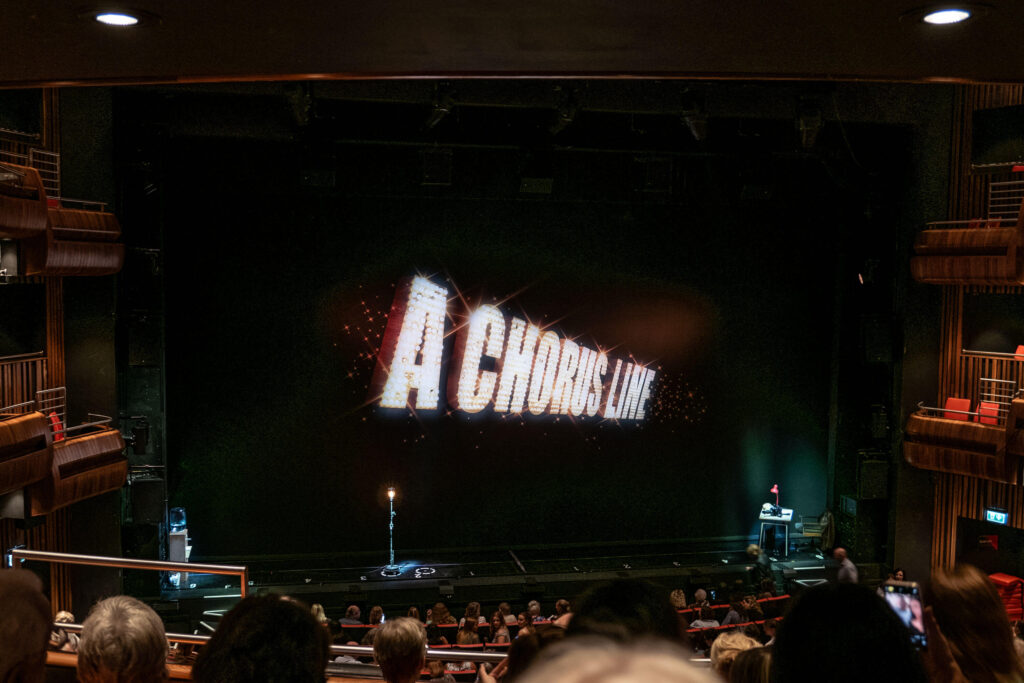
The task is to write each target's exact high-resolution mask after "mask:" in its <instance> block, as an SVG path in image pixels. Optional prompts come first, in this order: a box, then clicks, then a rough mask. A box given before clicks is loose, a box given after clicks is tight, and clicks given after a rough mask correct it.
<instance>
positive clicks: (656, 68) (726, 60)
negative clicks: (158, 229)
mask: <svg viewBox="0 0 1024 683" xmlns="http://www.w3.org/2000/svg"><path fill="white" fill-rule="evenodd" d="M128 4H129V5H130V6H132V7H134V8H138V9H143V10H146V11H148V12H150V13H151V14H152V17H151V18H150V20H149V21H146V22H144V23H143V24H142V25H140V26H137V27H134V28H131V29H115V28H108V27H104V26H101V25H99V24H97V23H95V22H94V21H92V20H91V19H89V18H88V17H86V16H84V14H83V13H82V8H81V6H78V7H77V9H76V8H74V7H73V6H72V4H71V3H41V2H38V1H37V0H12V1H11V2H8V3H6V4H5V7H4V12H3V14H2V18H0V35H3V55H2V58H0V86H6V87H27V86H38V85H67V84H98V83H143V82H150V83H155V82H174V81H193V82H195V81H206V80H214V81H231V80H249V79H270V80H282V79H294V78H365V77H392V76H396V77H410V76H424V77H444V76H475V75H480V76H532V77H538V76H561V77H566V76H568V77H572V76H586V77H599V76H640V77H645V76H646V77H660V78H667V77H681V78H703V77H708V78H743V79H762V78H804V79H816V80H820V79H867V80H883V81H884V80H900V81H904V80H909V81H928V80H963V81H989V82H1013V81H1020V80H1022V78H1024V69H1022V67H1021V65H1022V64H1024V40H1021V33H1020V28H1021V26H1022V25H1024V3H1021V2H1018V1H1016V0H993V1H992V2H991V3H989V5H988V6H987V7H988V8H987V11H984V12H981V13H980V14H979V15H977V16H975V17H974V18H972V19H971V20H970V21H968V22H965V23H964V24H960V25H955V26H944V27H932V26H927V25H924V24H922V23H920V22H919V21H916V20H914V19H912V18H910V17H907V16H905V15H906V14H907V13H908V12H910V11H911V10H912V9H914V8H917V7H919V5H918V3H917V2H915V0H897V1H895V2H894V1H892V0H859V1H858V2H846V3H836V2H820V0H792V1H791V2H785V3H769V2H726V1H723V0H694V1H689V2H687V1H685V0H647V1H646V2H643V3H637V2H625V1H623V0H559V1H558V2H553V1H552V0H521V1H520V2H517V3H510V2H500V3H499V2H493V1H487V0H472V1H470V0H445V1H444V2H438V1H436V0H378V1H377V2H352V1H351V0H337V1H335V2H324V1H323V0H321V1H319V2H318V1H315V0H292V1H291V2H280V1H276V0H275V1H274V2H269V1H268V0H250V1H249V2H245V3H241V2H208V1H204V2H198V1H196V0H175V1H173V2H172V1H170V0H139V1H135V0H132V2H130V3H128ZM106 6H108V7H109V6H110V4H109V3H108V4H107V5H106Z"/></svg>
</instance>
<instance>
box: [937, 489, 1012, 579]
mask: <svg viewBox="0 0 1024 683" xmlns="http://www.w3.org/2000/svg"><path fill="white" fill-rule="evenodd" d="M986 507H1001V508H1004V509H1005V510H1006V511H1007V512H1008V513H1009V526H1011V527H1013V528H1015V529H1024V489H1022V488H1021V487H1020V486H1012V485H1010V484H1000V483H997V482H992V481H984V480H982V479H975V478H973V477H964V476H960V475H957V474H945V473H937V474H936V475H935V526H934V534H933V539H932V563H931V564H932V570H933V571H934V570H935V569H939V568H948V567H952V566H953V565H954V564H955V562H956V525H957V520H958V519H959V518H960V517H966V518H967V519H982V518H983V516H984V514H985V508H986Z"/></svg>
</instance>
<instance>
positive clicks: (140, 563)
mask: <svg viewBox="0 0 1024 683" xmlns="http://www.w3.org/2000/svg"><path fill="white" fill-rule="evenodd" d="M10 554H11V557H12V559H15V560H37V561H39V562H50V563H53V564H84V565H88V566H91V567H114V568H117V569H151V570H155V571H178V572H191V573H202V574H223V575H225V576H237V577H239V579H240V580H241V582H242V589H241V593H242V597H243V598H244V597H245V596H246V595H247V594H248V592H249V568H248V567H245V566H242V565H228V564H199V563H192V562H165V561H163V560H138V559H133V558H127V557H104V556H101V555H75V554H72V553H55V552H51V551H48V550H27V549H25V548H14V549H12V550H11V553H10Z"/></svg>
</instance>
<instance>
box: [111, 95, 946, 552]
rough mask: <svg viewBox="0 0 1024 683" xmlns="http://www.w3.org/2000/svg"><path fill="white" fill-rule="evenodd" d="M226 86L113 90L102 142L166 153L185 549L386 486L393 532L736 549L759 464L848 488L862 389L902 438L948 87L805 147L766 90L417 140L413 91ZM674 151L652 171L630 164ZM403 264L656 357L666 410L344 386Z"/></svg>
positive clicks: (778, 473)
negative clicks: (339, 93) (911, 287)
mask: <svg viewBox="0 0 1024 683" xmlns="http://www.w3.org/2000/svg"><path fill="white" fill-rule="evenodd" d="M245 90H246V91H248V92H249V93H250V96H249V97H232V96H231V93H227V94H226V93H224V92H218V91H217V90H216V89H209V90H205V91H204V90H201V89H195V88H193V89H187V90H179V91H171V90H168V89H163V90H161V91H159V92H158V93H154V92H152V91H145V90H142V91H137V92H136V91H122V92H121V93H119V98H120V99H119V100H118V101H119V108H118V110H117V112H115V113H116V114H117V115H118V120H120V121H125V122H129V121H130V122H131V123H126V125H124V126H123V127H119V128H118V129H117V131H118V135H119V136H120V139H119V146H120V148H122V149H127V148H131V149H133V150H135V151H133V152H132V154H133V155H141V156H142V157H145V159H146V164H147V168H156V169H159V173H158V175H159V182H158V183H156V186H155V187H156V189H155V194H157V195H158V196H159V200H158V202H159V205H160V207H161V213H160V217H159V222H160V223H161V224H162V225H164V226H165V228H164V231H163V240H164V247H165V251H164V260H165V266H166V283H167V284H166V297H167V329H168V334H167V341H166V344H167V373H168V377H169V378H170V379H169V381H168V385H167V401H168V427H167V429H168V455H169V460H170V465H171V468H172V480H171V502H172V504H181V505H185V506H186V507H187V508H188V510H189V515H190V529H191V531H192V534H193V537H194V540H195V544H196V552H197V554H199V555H201V556H204V557H211V556H231V555H252V554H274V553H308V552H329V551H332V550H342V549H374V548H381V547H382V540H384V539H383V531H384V530H385V529H386V513H385V512H384V508H383V500H382V492H383V487H384V486H386V485H387V484H388V483H394V484H395V485H397V486H398V487H399V490H400V491H401V500H400V506H399V509H400V513H401V516H400V517H399V519H400V520H401V521H400V524H399V526H398V532H397V534H398V537H397V540H398V542H399V544H400V547H406V548H409V547H416V548H427V549H429V548H435V547H441V546H462V547H465V546H480V545H487V546H507V545H515V544H530V543H540V542H564V541H568V540H572V541H586V542H599V541H613V540H624V539H634V540H635V539H638V538H639V539H645V538H683V537H708V536H726V537H739V538H738V540H737V542H742V538H745V537H746V536H747V535H748V534H751V533H753V532H755V530H756V527H755V519H756V512H757V509H758V508H759V506H760V504H761V503H762V502H764V501H765V500H768V499H769V498H770V497H771V496H770V494H769V493H768V491H767V489H768V487H770V486H771V484H773V483H779V484H780V486H782V488H783V500H782V502H783V504H784V505H786V506H787V507H794V508H796V510H797V514H809V515H817V513H819V512H820V511H821V510H822V509H823V508H824V507H825V506H826V505H827V504H828V505H834V504H835V502H836V498H837V497H838V496H839V495H844V494H846V493H847V492H848V491H847V490H846V487H847V485H848V482H850V481H851V477H853V480H852V481H853V484H854V486H855V485H856V481H855V479H856V472H855V470H854V473H853V474H852V475H851V474H850V471H848V465H847V464H846V463H848V462H853V463H854V466H855V460H854V458H855V456H856V452H857V449H858V448H860V447H861V446H863V443H861V441H862V440H863V439H862V438H861V436H860V433H861V432H863V431H864V425H865V422H864V420H865V419H867V418H865V416H864V415H863V414H862V413H863V410H862V407H863V405H864V404H865V401H868V402H870V401H875V400H881V401H883V402H886V403H888V404H889V408H890V425H889V430H890V431H889V434H890V435H891V434H894V433H895V431H896V430H898V423H899V417H897V416H898V414H899V409H898V408H894V406H898V405H899V385H898V383H894V381H893V378H894V377H895V376H896V373H897V372H898V368H899V363H900V362H901V354H900V353H899V341H900V339H901V337H902V329H901V327H900V324H901V320H900V317H899V316H900V314H901V311H900V310H899V308H898V307H899V305H900V304H899V294H898V292H901V291H903V289H902V288H903V287H904V285H901V284H899V283H900V282H905V273H904V272H903V271H901V268H903V267H905V261H901V260H900V259H901V258H902V257H903V256H905V255H906V240H905V239H903V240H902V242H901V237H900V236H905V235H909V234H911V232H912V231H913V229H915V228H916V227H917V223H918V222H920V221H921V220H922V219H923V218H930V217H932V216H930V215H929V216H922V213H923V212H922V207H921V206H920V204H921V201H922V197H925V196H927V194H928V193H929V192H931V191H932V190H933V189H934V188H933V187H931V186H930V183H929V181H927V180H924V181H923V180H922V173H926V172H928V171H927V170H926V169H928V167H929V165H930V164H934V163H935V161H936V159H939V158H941V156H942V149H941V143H939V145H935V144H934V143H929V142H927V141H926V140H925V139H924V136H923V132H924V131H925V130H928V131H933V130H934V128H935V127H936V126H937V125H940V124H936V122H935V121H934V120H933V118H931V117H935V115H936V114H937V113H938V114H941V113H942V112H943V105H944V97H945V94H944V93H945V92H946V90H943V89H942V88H919V89H916V91H915V89H913V88H895V89H894V88H887V87H881V86H879V87H873V86H856V87H849V88H846V89H844V90H842V92H841V96H842V102H843V105H844V108H845V106H846V105H849V104H850V103H853V109H852V111H850V110H846V111H845V112H844V113H845V115H846V116H847V117H848V118H847V120H846V122H845V124H844V125H839V124H838V122H837V121H831V123H830V125H827V126H826V127H825V128H824V130H823V132H822V133H821V137H820V140H819V141H818V143H817V145H816V147H815V148H814V149H812V150H810V151H803V150H801V148H800V146H799V142H798V139H797V136H796V135H795V132H794V128H793V122H792V120H791V119H783V120H779V117H777V116H774V115H768V114H764V115H762V114H761V113H760V112H759V109H758V108H757V106H756V105H757V104H758V102H759V101H760V102H761V103H762V104H765V106H766V107H767V108H769V109H770V107H769V106H768V105H767V104H766V102H767V99H766V98H770V97H771V95H772V92H771V88H768V87H764V86H760V87H758V88H754V90H755V91H756V94H755V95H752V96H747V100H748V101H749V103H748V104H752V105H754V106H751V107H749V108H747V109H742V108H741V107H736V106H735V105H734V109H736V110H734V111H731V112H729V114H728V115H725V116H722V117H721V119H720V120H718V121H715V120H712V124H711V132H710V136H709V141H708V142H707V143H706V144H700V145H698V144H695V143H694V142H693V141H692V139H690V138H689V137H688V133H687V131H686V129H685V128H684V127H682V126H680V125H679V123H678V122H676V121H672V122H669V123H666V120H665V118H664V117H658V116H653V115H652V116H644V115H642V114H640V115H630V116H615V115H602V114H601V113H597V112H595V113H590V114H581V115H580V117H579V120H578V121H577V122H576V123H575V124H573V125H575V126H576V127H577V129H576V130H575V131H573V129H572V128H571V127H570V128H569V129H567V130H566V131H565V132H564V133H563V134H561V135H562V137H560V138H559V139H558V140H557V141H552V140H550V139H545V136H544V135H543V134H540V135H538V134H537V133H536V129H537V128H538V127H542V125H541V126H538V125H537V124H536V123H534V124H529V125H526V126H525V127H526V128H527V129H530V130H532V131H533V132H529V131H528V133H523V132H522V130H520V129H521V128H522V127H524V124H523V122H522V119H524V118H525V119H529V118H530V117H534V118H538V119H539V120H541V121H546V119H544V118H542V117H543V116H544V115H546V112H541V113H540V114H538V113H537V112H533V111H530V110H525V111H523V110H520V111H514V112H513V113H512V114H509V113H506V112H500V111H493V110H481V111H467V112H465V113H460V115H459V116H453V117H452V118H451V119H449V120H447V121H444V122H442V123H441V124H439V126H438V128H437V129H436V130H434V131H427V132H424V131H423V130H422V127H421V122H422V120H423V118H425V116H426V114H429V108H426V107H424V106H419V107H413V106H409V105H406V104H402V103H398V102H392V103H384V104H380V105H376V106H369V105H365V104H363V105H361V104H358V103H353V102H345V101H342V102H340V103H339V102H326V103H319V105H318V107H319V108H318V109H317V108H314V112H313V115H312V117H311V119H310V120H303V119H302V118H301V117H299V118H298V120H296V119H295V117H294V115H293V113H292V112H290V111H289V109H288V107H287V106H285V105H286V104H287V102H288V100H285V99H283V98H281V97H279V96H277V95H278V92H277V91H276V90H274V89H267V90H266V91H265V92H261V91H258V90H257V91H256V94H255V95H252V91H253V89H251V88H247V89H245ZM723 92H726V93H727V95H726V97H729V96H732V97H735V98H736V99H737V100H739V101H742V100H743V99H744V96H746V95H747V94H748V93H749V91H744V90H743V87H742V86H735V87H733V89H732V91H728V89H726V88H724V87H723ZM736 93H740V96H737V95H736ZM669 94H670V93H669V91H666V93H665V97H666V98H668V97H669ZM828 101H829V100H827V99H826V102H828ZM882 101H884V102H885V105H886V106H880V105H879V102H882ZM838 106H839V105H838V104H836V107H837V110H838ZM876 107H878V108H877V109H876ZM516 117H518V120H517V119H516ZM830 118H831V117H830ZM531 125H532V129H531V128H530V126H531ZM573 143H575V144H573ZM431 144H437V145H451V147H452V149H453V153H452V182H451V184H450V185H448V186H430V185H424V184H423V182H422V181H423V179H424V177H423V174H424V164H425V163H427V162H426V160H425V157H424V156H423V155H422V152H423V150H425V149H426V150H429V148H430V145H431ZM139 150H141V151H139ZM666 158H667V159H670V160H671V162H672V164H671V172H670V176H669V177H668V181H669V182H668V185H667V186H661V185H659V183H660V180H659V178H658V177H657V176H656V175H654V176H651V175H650V174H652V173H653V174H656V173H657V169H658V168H664V166H660V167H659V166H657V165H656V164H652V163H651V162H652V160H653V161H654V162H658V161H661V160H664V159H666ZM137 162H138V158H133V161H132V163H133V164H134V163H137ZM523 177H542V178H543V177H547V178H550V179H551V181H552V190H551V192H550V194H537V193H523V192H522V191H521V189H522V188H521V182H522V178H523ZM652 178H653V179H652ZM652 183H653V185H652ZM922 188H923V189H922ZM908 197H911V198H913V205H908V202H907V198H908ZM865 235H869V236H870V239H867V240H865V239H864V236H865ZM865 241H866V242H867V243H868V244H869V245H870V248H865V247H863V246H862V245H863V244H864V242H865ZM865 259H866V260H869V261H870V260H880V261H881V263H882V265H883V268H882V271H881V273H882V274H883V277H884V278H886V281H887V284H886V286H885V288H884V291H883V292H882V293H881V294H880V295H879V296H880V297H881V299H882V300H883V304H882V309H881V313H880V315H882V319H883V320H885V321H887V322H886V325H887V326H888V327H887V329H888V333H887V334H885V335H883V337H882V342H881V344H882V345H883V346H884V345H886V344H888V345H889V348H890V353H889V360H888V361H887V362H886V363H883V365H882V367H880V368H879V367H874V369H873V370H872V373H873V374H875V375H879V376H880V377H881V380H880V382H874V383H865V382H862V381H861V380H860V376H861V375H863V374H864V373H860V372H858V368H859V367H861V366H862V364H863V363H864V362H865V360H864V359H865V348H864V346H863V344H864V340H863V339H862V338H861V336H860V335H859V333H858V332H857V329H858V325H859V323H860V321H861V320H862V317H861V313H864V311H861V310H860V309H858V308H857V306H858V303H857V297H858V296H860V295H858V294H857V293H856V292H855V290H856V288H853V290H850V287H851V285H850V284H849V283H850V282H851V281H852V279H853V278H855V277H856V276H857V273H858V271H860V270H862V269H863V266H864V263H865ZM416 272H424V273H428V274H432V275H434V276H435V277H434V280H435V282H443V281H444V278H445V277H446V276H450V278H451V282H452V283H454V285H455V286H458V287H459V288H460V289H462V290H463V291H465V292H467V293H468V294H469V295H470V296H471V297H483V298H484V300H487V299H488V298H490V297H494V298H496V299H502V300H503V299H504V298H505V297H507V296H509V295H511V294H513V293H517V294H516V296H514V297H513V298H511V299H510V300H508V301H507V302H505V303H504V304H503V310H504V311H505V313H506V315H520V314H525V315H527V316H530V317H531V318H532V319H541V320H542V319H543V317H544V316H547V317H548V319H551V320H554V319H557V320H558V321H559V322H558V328H557V329H559V331H560V333H561V334H564V335H566V336H577V335H578V336H581V337H583V338H584V339H587V340H589V341H591V342H592V343H597V344H601V345H605V346H614V345H622V347H621V348H623V350H624V351H628V352H631V353H635V354H636V355H637V357H638V358H640V359H641V360H650V361H654V362H656V363H658V364H660V365H661V366H662V369H661V370H660V372H659V374H660V377H661V380H662V385H661V387H662V388H661V391H662V392H664V393H663V394H662V398H664V399H665V400H664V404H663V405H660V406H659V407H658V410H655V411H654V415H652V417H651V419H649V420H648V421H647V423H646V424H645V425H644V426H643V427H642V428H637V427H634V426H617V425H611V424H603V425H598V424H590V423H588V422H587V421H583V422H582V423H578V424H574V423H572V422H570V421H568V420H566V419H565V418H562V419H560V420H558V421H555V419H554V418H552V417H549V416H542V417H536V418H535V417H532V416H531V417H527V418H525V419H504V420H503V419H501V418H500V417H499V416H495V415H493V414H490V415H481V416H475V417H474V418H467V417H466V416H460V415H454V416H435V417H432V416H429V415H421V416H420V419H419V420H417V419H415V418H413V417H411V416H409V415H407V414H400V415H393V414H387V413H389V412H390V411H387V410H383V409H380V408H376V409H375V408H374V407H373V406H364V403H366V402H367V400H368V399H369V398H371V396H370V395H369V392H368V390H367V389H366V386H365V385H366V383H367V381H368V379H369V370H370V369H371V367H372V356H371V355H370V354H372V353H374V352H375V351H376V348H377V347H376V343H375V342H373V341H370V342H369V343H364V342H363V341H362V339H361V338H360V337H359V336H358V335H356V336H354V335H353V334H352V333H351V331H352V330H351V328H353V327H355V326H359V327H360V329H361V330H370V331H371V332H370V336H371V339H373V338H374V337H373V335H374V334H376V333H377V332H380V331H381V330H382V324H381V321H380V317H379V312H380V311H386V310H387V308H388V305H389V304H390V299H391V297H392V295H393V293H394V285H395V283H396V282H397V281H398V280H399V279H400V278H402V277H404V276H408V275H412V274H415V273H416ZM887 298H891V300H888V301H884V300H886V299H887ZM362 301H369V303H368V304H366V305H365V306H364V305H363V304H361V302H362ZM367 311H369V313H367ZM869 313H870V311H869ZM876 313H878V312H876ZM371 315H372V316H374V317H376V318H377V319H376V320H375V321H372V322H371V321H369V320H368V319H367V318H368V317H369V316H371ZM844 316H846V317H844ZM876 317H877V316H876ZM346 325H348V326H349V328H350V329H349V330H346V329H345V326H346ZM850 326H852V327H850ZM843 329H849V330H851V333H850V334H838V335H837V334H836V332H837V330H843ZM350 375H351V376H350ZM879 395H880V396H881V398H880V399H879ZM670 396H671V397H673V399H672V400H668V399H669V397H670ZM848 410H849V411H850V415H849V416H848V417H847V418H846V419H845V421H844V420H843V419H842V417H843V416H842V415H841V413H843V412H846V411H848ZM858 411H859V412H858ZM399 412H401V411H399ZM854 413H857V414H854ZM843 425H846V426H845V427H844V426H843ZM844 430H845V431H844ZM859 440H860V441H859ZM888 457H889V458H890V459H891V462H892V463H893V464H892V467H891V468H890V471H891V477H890V478H891V479H895V477H896V473H901V474H900V476H904V475H903V474H902V473H903V471H904V470H903V468H902V467H901V465H900V464H899V462H898V460H896V459H895V458H896V457H895V456H893V454H892V453H891V452H890V453H889V454H888ZM915 474H919V473H912V474H910V475H906V476H910V477H911V478H913V476H914V475H915ZM890 490H891V489H890ZM889 504H890V503H889V499H888V493H887V494H886V497H885V498H883V499H882V502H881V503H878V504H877V505H876V507H878V508H879V509H880V512H879V513H878V515H876V516H881V517H885V516H887V513H888V511H889ZM517 520H524V521H522V522H520V521H517ZM877 522H878V520H877V519H874V520H872V523H873V524H874V523H877ZM881 525H882V526H881V531H880V533H874V532H873V535H871V536H870V538H871V539H872V543H873V544H875V546H876V547H875V548H874V551H875V552H876V553H877V554H880V555H882V556H884V555H886V554H888V553H887V546H888V544H889V539H888V538H887V530H886V527H885V521H884V519H883V520H882V522H881ZM850 528H851V531H850V533H859V531H858V527H856V525H854V526H852V527H850Z"/></svg>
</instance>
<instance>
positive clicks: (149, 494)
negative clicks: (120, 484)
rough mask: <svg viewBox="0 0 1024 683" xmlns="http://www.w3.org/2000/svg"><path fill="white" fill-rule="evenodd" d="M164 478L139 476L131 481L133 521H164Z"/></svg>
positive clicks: (146, 522)
mask: <svg viewBox="0 0 1024 683" xmlns="http://www.w3.org/2000/svg"><path fill="white" fill-rule="evenodd" d="M164 490H165V487H164V480H163V479H158V478H155V477H154V478H139V479H135V480H134V481H132V483H131V489H130V495H131V510H132V521H133V522H134V523H135V524H160V523H161V522H163V521H164V498H165V496H164Z"/></svg>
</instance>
